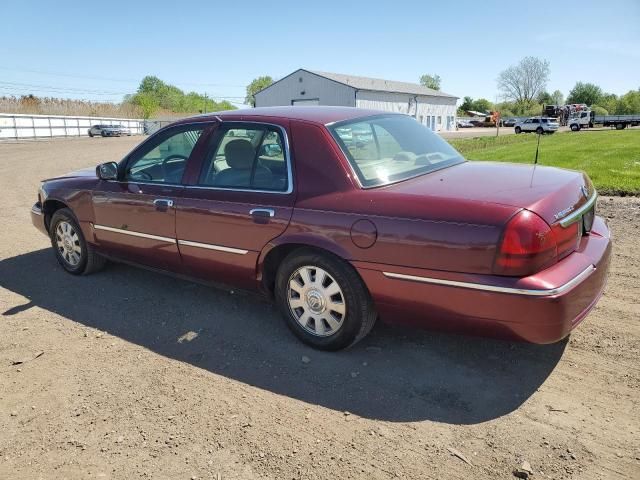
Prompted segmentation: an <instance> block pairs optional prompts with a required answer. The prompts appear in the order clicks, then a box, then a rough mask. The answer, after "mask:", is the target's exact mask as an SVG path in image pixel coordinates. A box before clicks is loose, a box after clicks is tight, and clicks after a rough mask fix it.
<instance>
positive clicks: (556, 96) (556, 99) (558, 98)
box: [551, 90, 564, 105]
mask: <svg viewBox="0 0 640 480" xmlns="http://www.w3.org/2000/svg"><path fill="white" fill-rule="evenodd" d="M551 98H553V102H552V104H553V105H564V95H563V94H562V92H561V91H560V90H556V91H555V92H553V93H552V94H551Z"/></svg>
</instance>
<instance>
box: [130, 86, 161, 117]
mask: <svg viewBox="0 0 640 480" xmlns="http://www.w3.org/2000/svg"><path fill="white" fill-rule="evenodd" d="M131 103H133V104H134V105H137V106H139V107H140V109H141V110H142V118H144V119H147V118H149V117H151V115H153V114H154V113H155V112H156V110H158V107H159V106H160V104H159V103H158V100H157V99H156V98H154V96H153V95H151V94H150V93H144V92H141V93H137V94H135V95H134V96H133V97H132V98H131Z"/></svg>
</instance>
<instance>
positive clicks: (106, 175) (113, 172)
mask: <svg viewBox="0 0 640 480" xmlns="http://www.w3.org/2000/svg"><path fill="white" fill-rule="evenodd" d="M96 177H98V178H99V179H100V180H117V179H118V164H117V163H116V162H107V163H101V164H100V165H98V166H97V167H96Z"/></svg>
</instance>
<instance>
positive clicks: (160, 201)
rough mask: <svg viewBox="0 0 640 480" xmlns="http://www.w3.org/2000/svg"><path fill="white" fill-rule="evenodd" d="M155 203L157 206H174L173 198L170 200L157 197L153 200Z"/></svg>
mask: <svg viewBox="0 0 640 480" xmlns="http://www.w3.org/2000/svg"><path fill="white" fill-rule="evenodd" d="M153 204H154V205H155V206H156V208H171V207H173V200H169V199H168V198H156V199H155V200H154V201H153Z"/></svg>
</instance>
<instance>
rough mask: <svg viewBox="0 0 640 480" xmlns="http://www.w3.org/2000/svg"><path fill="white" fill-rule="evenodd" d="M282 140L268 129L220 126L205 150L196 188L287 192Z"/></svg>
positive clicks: (276, 132)
mask: <svg viewBox="0 0 640 480" xmlns="http://www.w3.org/2000/svg"><path fill="white" fill-rule="evenodd" d="M286 155H287V152H286V149H285V140H284V137H283V134H282V132H281V131H280V129H278V128H277V127H273V126H270V125H255V124H251V125H246V126H244V125H233V126H224V125H223V126H222V127H220V129H219V130H218V131H217V132H216V135H215V138H214V141H213V144H212V146H211V148H210V149H209V152H208V154H207V157H206V158H205V162H204V164H203V168H202V172H201V173H200V179H199V185H202V186H209V187H217V188H229V189H240V190H259V191H273V192H287V191H289V190H290V188H291V185H290V179H289V178H290V175H289V164H288V161H287V158H286Z"/></svg>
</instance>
